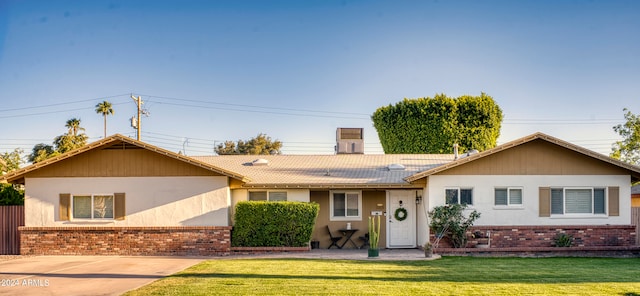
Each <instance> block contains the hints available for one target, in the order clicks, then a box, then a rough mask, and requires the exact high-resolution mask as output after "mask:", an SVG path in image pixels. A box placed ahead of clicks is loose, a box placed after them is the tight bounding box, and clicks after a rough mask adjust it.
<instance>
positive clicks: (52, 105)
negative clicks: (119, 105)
mask: <svg viewBox="0 0 640 296" xmlns="http://www.w3.org/2000/svg"><path fill="white" fill-rule="evenodd" d="M124 95H128V94H124ZM124 95H113V96H106V97H100V98H96V99H88V100H80V101H72V102H65V103H56V104H49V105H40V106H31V107H21V108H13V109H4V110H0V112H10V111H20V110H28V109H40V108H49V107H54V106H63V105H72V104H78V103H86V102H91V101H95V100H101V99H110V98H116V97H121V96H124Z"/></svg>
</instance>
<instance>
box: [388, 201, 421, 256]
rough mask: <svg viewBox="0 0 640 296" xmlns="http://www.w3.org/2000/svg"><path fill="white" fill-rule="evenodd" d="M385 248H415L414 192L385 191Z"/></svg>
mask: <svg viewBox="0 0 640 296" xmlns="http://www.w3.org/2000/svg"><path fill="white" fill-rule="evenodd" d="M398 209H400V210H398ZM405 212H406V215H405ZM403 218H404V219H403ZM387 247H388V248H415V247H416V190H389V191H387Z"/></svg>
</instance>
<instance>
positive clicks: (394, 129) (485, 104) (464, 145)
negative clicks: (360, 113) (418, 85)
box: [371, 93, 502, 154]
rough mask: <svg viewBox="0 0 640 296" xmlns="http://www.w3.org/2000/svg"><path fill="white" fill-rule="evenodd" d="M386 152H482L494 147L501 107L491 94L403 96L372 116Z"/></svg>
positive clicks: (498, 130) (497, 134)
mask: <svg viewBox="0 0 640 296" xmlns="http://www.w3.org/2000/svg"><path fill="white" fill-rule="evenodd" d="M371 119H372V120H373V125H374V127H375V128H376V130H377V132H378V137H379V138H380V143H381V144H382V148H383V149H384V152H385V153H389V154H394V153H395V154H397V153H410V154H418V153H451V152H452V147H453V145H454V144H458V146H459V149H460V151H465V150H470V149H476V150H478V151H484V150H487V149H490V148H493V147H495V146H496V144H497V141H498V137H499V136H500V126H501V124H502V110H501V109H500V107H499V106H498V105H497V104H496V103H495V101H494V100H493V98H492V97H490V96H488V95H487V94H485V93H482V94H480V96H468V95H465V96H461V97H458V98H450V97H448V96H446V95H445V94H437V95H435V96H434V97H433V98H429V97H426V98H418V99H404V100H402V101H400V102H398V103H396V104H395V105H388V106H384V107H380V108H378V109H377V110H376V111H375V112H374V113H373V115H372V116H371Z"/></svg>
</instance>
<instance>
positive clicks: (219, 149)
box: [215, 134, 282, 155]
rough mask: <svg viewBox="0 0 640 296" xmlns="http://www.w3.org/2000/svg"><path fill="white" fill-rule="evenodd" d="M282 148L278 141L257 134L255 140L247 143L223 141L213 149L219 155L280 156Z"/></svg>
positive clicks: (252, 139)
mask: <svg viewBox="0 0 640 296" xmlns="http://www.w3.org/2000/svg"><path fill="white" fill-rule="evenodd" d="M281 148H282V142H280V141H278V140H275V141H273V140H271V137H269V136H267V135H265V134H258V136H256V137H255V138H251V139H249V140H248V141H242V140H238V142H237V143H236V142H233V141H225V142H224V143H222V144H218V146H216V147H215V150H216V153H217V154H219V155H230V154H253V155H267V154H280V149H281Z"/></svg>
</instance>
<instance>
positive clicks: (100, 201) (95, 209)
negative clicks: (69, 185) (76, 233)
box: [71, 194, 114, 219]
mask: <svg viewBox="0 0 640 296" xmlns="http://www.w3.org/2000/svg"><path fill="white" fill-rule="evenodd" d="M113 209H114V198H113V195H112V194H80V195H72V196H71V213H72V217H73V219H113V218H114V216H113Z"/></svg>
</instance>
